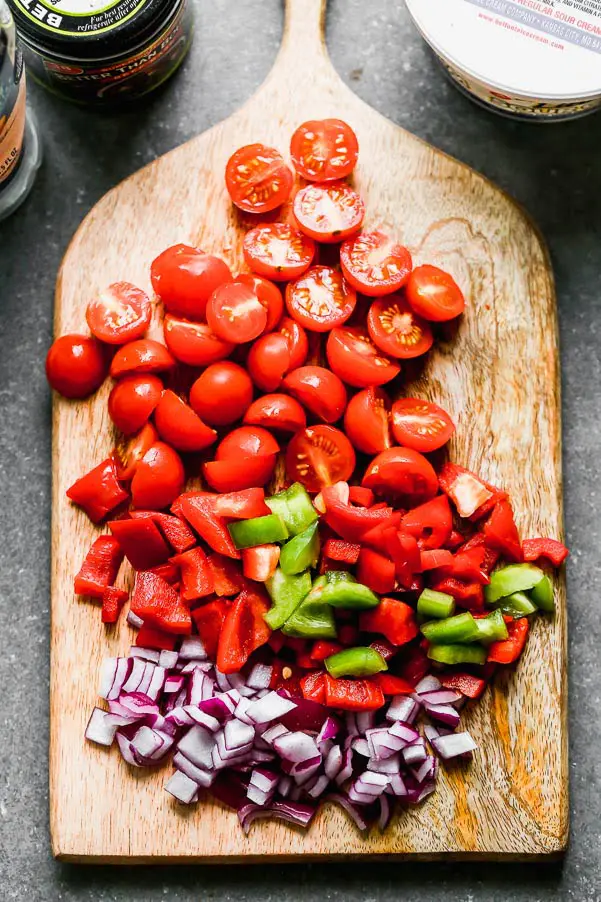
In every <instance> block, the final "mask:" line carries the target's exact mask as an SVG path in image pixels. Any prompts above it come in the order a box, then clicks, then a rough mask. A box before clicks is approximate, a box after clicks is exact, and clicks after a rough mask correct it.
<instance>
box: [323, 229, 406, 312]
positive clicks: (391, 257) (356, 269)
mask: <svg viewBox="0 0 601 902" xmlns="http://www.w3.org/2000/svg"><path fill="white" fill-rule="evenodd" d="M340 264H341V266H342V272H343V273H344V275H345V276H346V278H347V279H348V281H349V282H350V283H351V285H352V286H353V287H354V288H356V289H357V291H361V292H362V293H363V294H367V295H369V296H370V297H379V295H382V294H390V293H391V292H393V291H396V290H397V288H400V287H401V286H402V285H404V284H405V282H406V281H407V279H408V278H409V273H410V272H411V268H412V265H413V264H412V261H411V254H410V253H409V251H408V250H407V248H406V247H403V245H402V244H399V243H398V241H395V240H394V239H393V238H389V237H388V235H385V234H384V233H383V232H364V233H363V234H362V235H358V236H357V237H356V238H348V239H347V240H346V241H345V242H344V244H343V245H342V246H341V248H340Z"/></svg>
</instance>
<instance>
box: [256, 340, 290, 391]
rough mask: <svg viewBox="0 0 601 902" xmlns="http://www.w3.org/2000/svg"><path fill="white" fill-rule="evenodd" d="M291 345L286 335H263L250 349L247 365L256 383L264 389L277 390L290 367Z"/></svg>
mask: <svg viewBox="0 0 601 902" xmlns="http://www.w3.org/2000/svg"><path fill="white" fill-rule="evenodd" d="M290 362H291V358H290V345H289V342H288V340H287V339H286V337H285V336H284V335H282V334H281V333H279V332H270V333H269V334H268V335H262V336H261V338H258V339H257V340H256V341H255V343H254V344H253V346H252V348H251V349H250V351H249V354H248V359H247V361H246V365H247V367H248V372H249V373H250V375H251V377H252V380H253V382H254V383H255V385H256V386H257V387H258V388H260V389H261V390H262V391H275V389H276V388H279V386H280V385H281V383H282V379H283V378H284V376H285V375H286V373H287V372H288V370H289V369H290Z"/></svg>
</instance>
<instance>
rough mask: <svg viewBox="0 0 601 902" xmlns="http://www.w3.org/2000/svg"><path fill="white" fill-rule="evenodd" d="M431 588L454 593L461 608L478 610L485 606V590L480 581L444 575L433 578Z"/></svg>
mask: <svg viewBox="0 0 601 902" xmlns="http://www.w3.org/2000/svg"><path fill="white" fill-rule="evenodd" d="M431 588H432V589H434V590H435V591H436V592H444V593H445V594H446V595H452V596H453V598H454V599H455V601H456V602H457V604H458V605H459V607H460V608H466V609H467V610H469V611H472V610H476V611H477V610H482V608H483V607H484V591H483V589H482V586H481V585H480V584H479V583H465V582H463V581H462V580H460V579H455V578H454V577H453V576H443V577H442V578H441V579H436V580H433V582H432V586H431Z"/></svg>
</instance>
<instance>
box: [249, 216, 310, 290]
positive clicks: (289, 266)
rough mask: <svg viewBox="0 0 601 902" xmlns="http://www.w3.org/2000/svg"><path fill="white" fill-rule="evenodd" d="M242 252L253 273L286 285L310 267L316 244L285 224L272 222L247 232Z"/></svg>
mask: <svg viewBox="0 0 601 902" xmlns="http://www.w3.org/2000/svg"><path fill="white" fill-rule="evenodd" d="M242 251H243V253H244V259H245V260H246V264H247V266H249V267H250V269H252V271H253V272H256V273H258V274H259V275H260V276H267V278H268V279H273V280H274V281H275V282H287V281H288V280H289V279H295V278H296V277H297V276H300V274H301V273H303V272H304V271H305V270H306V269H308V268H309V266H310V265H311V260H312V259H313V257H314V256H315V242H314V241H313V239H312V238H309V237H308V236H307V235H303V233H302V232H299V230H298V229H294V228H293V227H292V226H290V225H287V224H286V223H282V222H273V223H265V224H264V225H260V226H257V227H256V228H255V229H251V230H250V232H247V233H246V235H245V236H244V242H243V245H242Z"/></svg>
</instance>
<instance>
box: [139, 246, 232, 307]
mask: <svg viewBox="0 0 601 902" xmlns="http://www.w3.org/2000/svg"><path fill="white" fill-rule="evenodd" d="M150 278H151V280H152V287H153V288H154V290H155V292H156V293H157V294H158V296H159V297H160V299H161V300H162V302H163V304H164V305H165V309H166V310H168V311H169V313H175V314H176V315H177V316H183V317H186V318H187V319H194V320H203V319H204V318H205V308H206V306H207V301H208V300H209V298H210V297H211V295H212V294H213V292H214V291H215V289H216V288H218V287H219V286H220V285H223V284H224V283H227V282H231V281H232V280H233V276H232V274H231V272H230V268H229V266H228V265H227V263H225V262H224V261H223V260H222V259H221V258H220V257H214V256H213V255H212V254H205V252H204V251H201V250H200V249H199V248H197V247H190V245H188V244H176V245H174V246H173V247H168V248H167V250H166V251H163V253H162V254H160V255H159V256H158V257H157V258H156V260H153V262H152V265H151V267H150Z"/></svg>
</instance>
